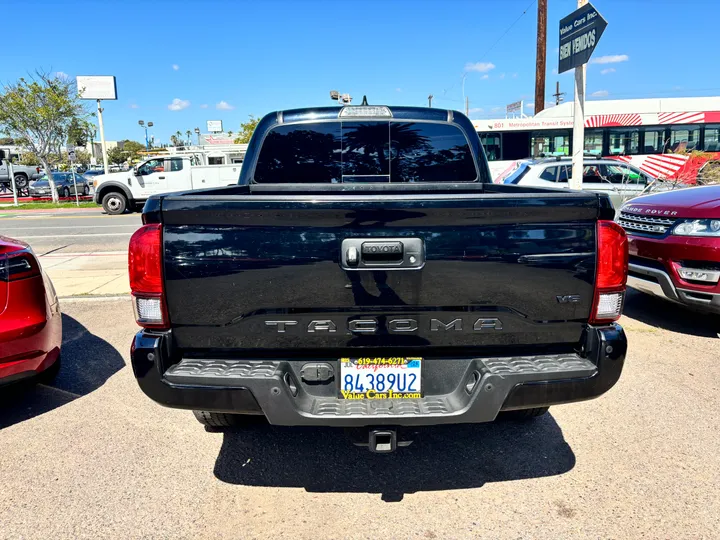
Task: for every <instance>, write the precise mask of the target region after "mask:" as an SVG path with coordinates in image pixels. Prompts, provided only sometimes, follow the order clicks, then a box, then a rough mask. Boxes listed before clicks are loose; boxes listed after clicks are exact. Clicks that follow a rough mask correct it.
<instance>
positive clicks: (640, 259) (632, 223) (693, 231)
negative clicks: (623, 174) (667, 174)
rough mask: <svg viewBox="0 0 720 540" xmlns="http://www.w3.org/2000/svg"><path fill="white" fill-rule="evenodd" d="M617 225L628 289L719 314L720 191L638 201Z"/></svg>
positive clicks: (696, 189) (711, 188) (701, 189)
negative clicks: (626, 254) (626, 258)
mask: <svg viewBox="0 0 720 540" xmlns="http://www.w3.org/2000/svg"><path fill="white" fill-rule="evenodd" d="M618 222H619V224H620V225H621V226H622V227H623V228H624V229H625V231H626V232H627V235H628V240H629V251H630V266H629V277H628V285H630V286H631V287H633V288H634V289H637V290H639V291H642V292H645V293H648V294H653V295H655V296H659V297H661V298H665V299H667V300H672V301H673V302H677V303H679V304H684V305H686V306H689V307H693V308H699V309H701V310H706V311H712V312H715V313H720V186H705V187H694V188H688V189H680V190H677V191H669V192H665V193H656V194H654V195H647V196H644V197H638V198H637V199H635V200H633V201H631V202H629V203H627V204H626V205H625V206H623V207H622V209H621V210H620V217H619V219H618Z"/></svg>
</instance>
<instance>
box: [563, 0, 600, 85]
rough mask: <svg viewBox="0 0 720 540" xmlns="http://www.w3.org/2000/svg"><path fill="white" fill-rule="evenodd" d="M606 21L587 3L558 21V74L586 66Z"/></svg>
mask: <svg viewBox="0 0 720 540" xmlns="http://www.w3.org/2000/svg"><path fill="white" fill-rule="evenodd" d="M606 27H607V21H606V20H605V19H603V17H602V15H600V13H599V12H598V10H597V9H595V7H594V6H593V5H592V4H590V3H587V4H586V5H584V6H583V7H581V8H579V9H577V10H576V11H574V12H573V13H571V14H570V15H568V16H567V17H565V18H564V19H562V20H561V21H560V53H559V55H560V60H559V64H558V73H564V72H566V71H569V70H571V69H573V68H576V67H578V66H581V65H583V64H587V62H588V60H590V56H591V55H592V53H593V51H594V50H595V47H596V46H597V43H598V41H600V36H602V34H603V32H604V31H605V28H606Z"/></svg>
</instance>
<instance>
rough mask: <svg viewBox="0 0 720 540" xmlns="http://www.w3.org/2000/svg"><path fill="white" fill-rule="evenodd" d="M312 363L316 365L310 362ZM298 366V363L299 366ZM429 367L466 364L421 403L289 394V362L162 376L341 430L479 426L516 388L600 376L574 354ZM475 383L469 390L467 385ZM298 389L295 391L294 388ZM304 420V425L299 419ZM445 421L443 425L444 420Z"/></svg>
mask: <svg viewBox="0 0 720 540" xmlns="http://www.w3.org/2000/svg"><path fill="white" fill-rule="evenodd" d="M308 361H312V360H311V359H309V360H308ZM295 362H297V361H295ZM426 362H436V363H441V362H463V364H466V365H467V369H466V370H465V371H464V374H463V375H462V376H461V377H457V380H455V381H454V385H455V386H454V390H453V391H452V392H449V393H447V394H443V395H428V396H425V397H423V398H419V399H387V400H384V399H377V400H372V399H367V400H345V399H340V398H337V397H319V396H315V395H312V394H310V393H308V392H307V391H306V389H304V388H303V387H302V385H298V386H299V387H300V388H299V392H297V391H296V392H291V391H290V389H289V386H288V380H293V381H297V380H299V377H298V376H297V374H296V373H295V370H297V364H296V367H295V370H293V367H292V366H291V365H290V362H288V361H263V360H256V361H253V360H222V359H184V360H182V361H181V362H180V363H178V364H176V365H174V366H172V367H171V368H170V369H168V370H167V371H166V372H165V374H164V379H165V381H166V382H168V383H170V384H172V385H181V386H185V387H188V386H192V387H198V386H200V387H225V388H247V389H248V390H250V391H251V392H252V394H253V395H254V397H255V399H256V400H257V402H258V403H259V404H260V406H261V408H262V410H263V412H264V413H265V414H266V416H267V417H268V419H269V420H270V421H271V422H272V423H276V424H288V425H296V424H298V423H317V422H314V421H313V420H312V419H317V420H320V419H323V421H328V420H330V419H334V422H333V423H338V424H339V425H341V424H342V423H343V421H352V420H353V419H355V420H357V419H360V418H368V419H374V420H372V422H374V421H376V420H378V419H383V418H385V419H392V418H403V421H405V420H407V419H413V418H415V419H417V421H418V423H423V421H427V420H429V419H430V418H433V419H435V421H441V422H442V421H455V422H478V421H490V420H493V419H494V418H495V416H496V415H497V413H498V411H499V410H500V408H501V407H502V405H503V402H504V401H505V399H506V398H507V396H508V394H509V393H510V392H511V390H512V389H513V388H514V387H515V386H516V385H518V384H522V383H531V382H536V381H554V380H567V379H583V378H587V377H592V376H594V375H595V374H596V373H597V367H596V366H595V364H593V363H592V362H591V361H589V360H587V359H584V358H581V357H579V356H577V355H575V354H560V355H545V356H518V357H500V358H464V359H427V360H426ZM472 380H476V381H477V382H476V383H475V384H474V385H472V384H470V388H468V381H472ZM296 389H297V387H296ZM301 418H303V419H305V422H303V421H300V422H299V419H301ZM442 419H445V420H442Z"/></svg>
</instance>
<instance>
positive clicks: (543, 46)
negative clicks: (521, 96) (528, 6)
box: [534, 0, 547, 114]
mask: <svg viewBox="0 0 720 540" xmlns="http://www.w3.org/2000/svg"><path fill="white" fill-rule="evenodd" d="M546 52H547V0H538V20H537V52H536V56H535V112H534V114H537V113H539V112H540V111H542V110H543V109H544V108H545V56H546Z"/></svg>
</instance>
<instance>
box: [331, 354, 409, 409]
mask: <svg viewBox="0 0 720 540" xmlns="http://www.w3.org/2000/svg"><path fill="white" fill-rule="evenodd" d="M421 370H422V358H418V357H414V356H413V357H404V356H400V357H398V356H390V357H386V356H379V357H364V358H341V359H340V397H341V398H344V399H403V398H405V399H413V398H420V397H422V386H421V385H422V379H421V377H420V375H421Z"/></svg>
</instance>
